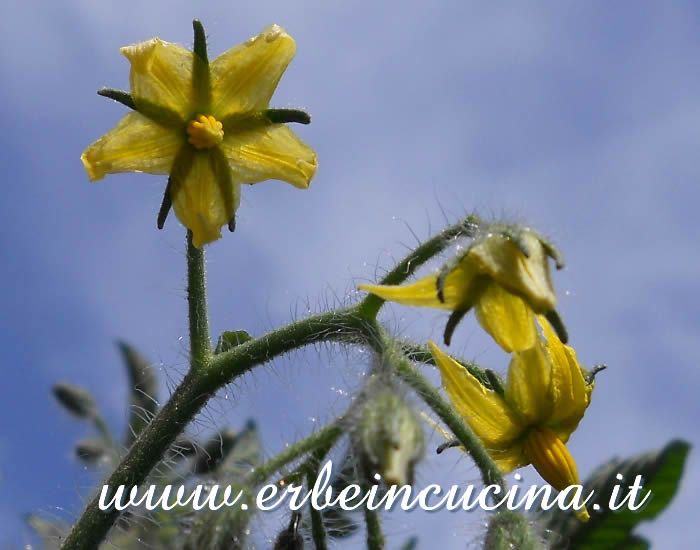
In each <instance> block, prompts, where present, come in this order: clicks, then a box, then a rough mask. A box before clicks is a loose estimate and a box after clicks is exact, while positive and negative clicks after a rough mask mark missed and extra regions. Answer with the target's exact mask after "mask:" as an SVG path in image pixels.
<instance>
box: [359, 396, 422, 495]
mask: <svg viewBox="0 0 700 550" xmlns="http://www.w3.org/2000/svg"><path fill="white" fill-rule="evenodd" d="M357 439H358V441H357V445H356V448H357V447H359V450H360V456H361V460H362V465H363V468H364V469H365V472H366V474H367V475H368V477H369V478H370V479H372V478H373V476H374V475H375V474H376V473H378V474H379V475H381V476H382V479H383V480H384V481H385V482H386V484H387V485H407V484H410V483H413V467H414V466H415V464H416V463H417V462H418V461H419V460H420V459H421V458H422V456H423V452H424V450H425V439H424V436H423V428H422V426H421V423H420V420H419V419H418V417H417V416H416V414H415V412H414V411H413V409H411V407H409V406H408V405H407V404H406V402H405V401H404V400H403V399H402V398H401V397H399V396H398V395H396V393H394V391H393V390H391V389H390V388H384V389H382V390H380V391H379V392H378V393H377V394H375V395H373V396H371V397H370V398H368V399H367V402H366V403H365V405H364V408H363V409H362V413H361V418H360V425H359V430H358V433H357Z"/></svg>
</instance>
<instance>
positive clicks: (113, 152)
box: [80, 112, 184, 181]
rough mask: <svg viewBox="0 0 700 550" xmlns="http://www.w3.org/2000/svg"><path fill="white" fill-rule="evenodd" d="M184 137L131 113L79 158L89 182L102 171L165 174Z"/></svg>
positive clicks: (102, 172)
mask: <svg viewBox="0 0 700 550" xmlns="http://www.w3.org/2000/svg"><path fill="white" fill-rule="evenodd" d="M183 143H184V137H183V136H181V135H179V134H178V133H177V132H173V131H172V130H171V129H168V128H164V127H162V126H160V125H158V124H156V123H155V122H152V121H151V120H149V119H148V118H146V117H145V116H143V115H141V114H139V113H137V112H132V113H129V114H128V115H126V116H125V117H124V118H122V119H121V120H120V121H119V123H118V124H117V125H116V126H115V127H114V128H112V129H111V130H110V131H109V132H107V133H106V134H105V135H104V136H102V137H101V138H100V139H98V140H97V141H96V142H95V143H93V144H92V145H90V146H89V147H88V148H87V149H85V152H84V153H83V154H82V156H81V157H80V160H82V161H83V165H84V166H85V170H87V173H88V176H89V178H90V181H96V180H99V179H102V178H103V177H104V176H105V174H115V173H118V172H147V173H149V174H168V173H170V169H171V167H172V165H173V160H174V159H175V155H176V154H177V152H178V150H179V149H180V147H181V146H182V144H183Z"/></svg>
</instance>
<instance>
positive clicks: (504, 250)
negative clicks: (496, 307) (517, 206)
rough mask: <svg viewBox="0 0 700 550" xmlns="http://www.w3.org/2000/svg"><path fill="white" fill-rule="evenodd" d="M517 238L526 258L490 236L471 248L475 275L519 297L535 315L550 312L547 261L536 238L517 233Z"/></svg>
mask: <svg viewBox="0 0 700 550" xmlns="http://www.w3.org/2000/svg"><path fill="white" fill-rule="evenodd" d="M519 238H520V240H521V241H522V244H523V245H524V246H525V247H526V248H527V250H528V252H529V257H526V256H525V255H524V254H523V252H522V250H521V249H520V248H519V247H518V246H517V245H516V244H515V243H514V242H513V240H512V239H511V238H509V237H507V236H505V235H502V234H494V235H491V236H489V237H487V238H486V239H484V240H482V241H480V242H477V243H476V244H474V245H473V246H472V247H471V248H470V249H469V252H468V257H469V261H471V262H473V263H474V265H475V268H476V269H477V271H478V272H479V273H482V274H484V275H489V276H490V277H491V278H493V279H494V280H495V281H496V282H497V283H499V284H500V285H501V286H503V287H504V288H505V289H507V290H508V291H510V292H512V293H513V294H517V295H518V296H521V297H522V298H523V299H524V300H525V301H526V302H527V303H528V305H529V306H530V307H531V308H532V309H533V310H535V312H536V313H544V312H546V311H549V310H552V309H554V307H555V305H556V297H555V295H554V289H553V288H552V283H551V280H550V277H549V259H548V256H547V254H546V252H545V248H544V246H543V245H542V242H541V241H540V238H539V237H538V236H537V235H536V234H535V233H533V232H531V231H527V230H521V231H520V233H519Z"/></svg>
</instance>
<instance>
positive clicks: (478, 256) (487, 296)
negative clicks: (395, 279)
mask: <svg viewBox="0 0 700 550" xmlns="http://www.w3.org/2000/svg"><path fill="white" fill-rule="evenodd" d="M549 257H552V258H554V259H555V260H556V262H557V267H558V268H561V267H563V263H562V262H561V259H560V257H559V255H558V253H557V252H556V250H555V249H554V248H553V247H552V246H551V245H550V244H548V243H547V242H546V241H544V240H543V239H542V238H541V237H539V236H538V235H537V234H536V233H534V232H533V231H530V230H529V229H518V228H517V227H512V226H491V227H490V228H488V231H486V232H485V234H484V236H483V237H481V238H479V239H477V240H476V241H475V242H474V243H473V244H472V245H471V246H469V248H468V249H467V250H466V252H465V253H464V254H463V255H462V256H459V257H458V258H456V259H455V261H453V262H451V263H449V264H447V265H446V266H445V267H444V268H443V269H442V271H441V273H435V274H432V275H429V276H427V277H424V278H422V279H420V280H418V281H416V282H414V283H412V284H408V285H404V286H390V285H360V286H359V288H361V289H363V290H367V291H369V292H371V293H372V294H376V295H377V296H379V297H380V298H383V299H385V300H391V301H394V302H398V303H400V304H405V305H412V306H423V307H435V308H441V309H448V310H451V311H452V312H453V313H452V315H451V316H450V318H449V320H448V322H447V326H446V327H445V344H447V345H449V343H450V340H451V337H452V333H453V331H454V329H455V327H456V326H457V323H459V321H460V320H461V319H462V317H464V315H465V314H466V313H467V312H468V311H469V310H470V309H471V308H472V307H474V309H475V310H476V318H477V319H478V321H479V323H480V324H481V326H482V327H483V328H484V330H486V331H487V332H488V333H489V334H490V335H491V336H492V337H493V338H494V340H496V342H497V343H498V344H499V345H500V346H501V347H502V348H503V349H504V350H505V351H507V352H511V351H521V350H526V349H529V348H531V347H533V346H534V345H535V340H536V334H537V330H536V328H535V322H534V317H533V312H534V313H542V314H546V315H547V318H548V319H550V321H552V323H553V324H554V326H555V328H556V329H557V332H558V333H559V336H560V338H561V340H562V341H563V342H566V340H567V337H566V330H565V328H564V325H563V324H562V323H561V320H560V319H559V317H558V315H557V313H556V311H555V310H554V308H555V305H556V297H555V294H554V289H553V288H552V282H551V279H550V276H549V262H548V258H549Z"/></svg>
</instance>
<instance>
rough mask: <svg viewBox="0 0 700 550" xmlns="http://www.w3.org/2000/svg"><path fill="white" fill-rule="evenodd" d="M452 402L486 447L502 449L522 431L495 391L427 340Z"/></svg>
mask: <svg viewBox="0 0 700 550" xmlns="http://www.w3.org/2000/svg"><path fill="white" fill-rule="evenodd" d="M428 345H429V346H430V351H431V352H432V354H433V357H434V358H435V363H436V364H437V366H438V368H439V369H440V374H441V375H442V385H443V387H444V388H445V391H446V392H447V395H448V397H449V398H450V401H451V402H452V405H453V406H454V408H455V409H456V410H457V412H458V413H459V414H460V415H461V416H462V417H463V418H464V420H465V421H466V422H467V424H469V426H470V427H471V429H472V430H473V431H474V433H475V434H476V436H477V437H478V438H479V439H481V441H482V442H483V443H484V446H485V447H486V448H487V449H493V450H499V449H501V450H504V449H507V448H508V447H510V446H511V445H512V442H513V441H514V440H516V439H517V438H518V436H519V435H520V434H521V432H522V428H521V426H520V424H519V420H518V418H517V416H516V415H515V414H514V413H513V411H512V410H511V409H510V407H509V406H508V405H507V404H506V402H505V401H504V400H503V398H502V397H501V396H500V395H499V394H498V393H496V392H495V391H492V390H488V389H486V388H485V387H484V386H483V385H482V384H481V383H480V382H479V381H478V380H477V379H476V378H474V376H472V375H471V374H470V373H469V371H467V369H465V368H464V367H463V366H462V365H460V364H459V363H457V361H455V360H454V359H452V358H451V357H449V356H448V355H447V354H445V353H444V352H443V351H442V350H441V349H440V348H438V347H437V346H436V345H435V343H434V342H428Z"/></svg>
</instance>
